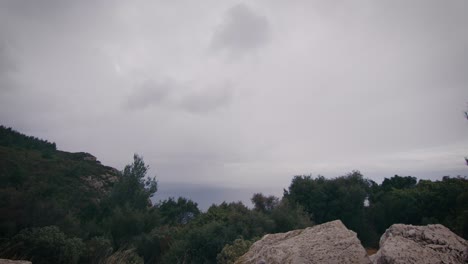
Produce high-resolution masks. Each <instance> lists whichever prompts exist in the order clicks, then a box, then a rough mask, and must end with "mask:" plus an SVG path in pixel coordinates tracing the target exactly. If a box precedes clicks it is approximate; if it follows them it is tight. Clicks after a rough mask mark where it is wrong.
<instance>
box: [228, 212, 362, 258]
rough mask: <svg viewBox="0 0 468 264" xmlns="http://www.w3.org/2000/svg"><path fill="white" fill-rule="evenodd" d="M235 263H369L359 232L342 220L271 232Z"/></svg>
mask: <svg viewBox="0 0 468 264" xmlns="http://www.w3.org/2000/svg"><path fill="white" fill-rule="evenodd" d="M236 263H238V264H243V263H252V264H260V263H265V264H266V263H268V264H274V263H291V264H294V263H301V264H302V263H323V264H327V263H366V264H370V263H371V262H370V260H369V258H368V257H367V254H366V250H365V249H364V248H363V247H362V245H361V242H360V241H359V239H358V238H357V236H356V233H354V232H353V231H350V230H348V229H347V228H346V227H345V226H344V225H343V223H342V222H341V221H339V220H336V221H333V222H328V223H325V224H321V225H317V226H314V227H309V228H306V229H301V230H294V231H290V232H287V233H279V234H271V235H266V236H264V237H263V238H262V239H261V240H259V241H257V242H255V243H254V244H253V245H252V246H251V247H250V249H249V251H248V252H247V253H245V254H244V255H243V256H242V257H240V258H239V259H238V260H237V261H236Z"/></svg>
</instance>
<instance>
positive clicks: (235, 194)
mask: <svg viewBox="0 0 468 264" xmlns="http://www.w3.org/2000/svg"><path fill="white" fill-rule="evenodd" d="M258 192H262V193H263V194H264V195H275V196H278V197H279V198H281V196H282V194H283V190H282V189H278V190H261V189H259V188H257V189H254V188H252V189H250V188H229V187H220V186H209V185H198V184H190V183H174V182H158V191H157V192H156V194H155V196H154V197H153V199H152V200H153V203H158V202H159V201H161V200H165V199H168V198H169V197H174V198H176V199H177V198H178V197H185V198H188V199H191V200H192V201H194V202H196V203H197V204H198V208H199V209H200V210H202V211H206V210H207V209H208V208H209V207H210V206H211V205H212V204H221V203H222V202H227V203H229V202H239V201H240V202H242V203H243V204H244V205H246V206H247V207H250V208H251V207H252V203H251V201H250V198H252V196H253V194H254V193H258Z"/></svg>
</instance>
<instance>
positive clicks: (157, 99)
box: [124, 78, 233, 114]
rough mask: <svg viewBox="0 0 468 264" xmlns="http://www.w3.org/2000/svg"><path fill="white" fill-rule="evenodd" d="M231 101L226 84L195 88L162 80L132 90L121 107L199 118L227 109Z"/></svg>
mask: <svg viewBox="0 0 468 264" xmlns="http://www.w3.org/2000/svg"><path fill="white" fill-rule="evenodd" d="M192 86H195V87H192ZM198 86H199V85H198ZM232 97H233V93H232V86H230V85H229V84H225V83H224V84H218V85H215V86H200V87H197V85H195V84H193V83H191V84H183V83H177V82H175V81H174V80H172V79H169V78H166V80H163V81H156V80H146V81H144V82H143V83H141V84H140V85H138V86H137V87H135V89H134V90H132V92H131V94H130V95H129V96H128V98H126V101H125V104H124V106H125V108H128V109H133V110H140V109H146V108H149V107H152V106H159V107H164V108H166V109H174V110H177V109H180V110H183V111H187V112H190V113H194V114H203V113H209V112H213V111H216V110H218V109H220V108H224V107H226V106H228V105H229V104H230V102H231V100H232Z"/></svg>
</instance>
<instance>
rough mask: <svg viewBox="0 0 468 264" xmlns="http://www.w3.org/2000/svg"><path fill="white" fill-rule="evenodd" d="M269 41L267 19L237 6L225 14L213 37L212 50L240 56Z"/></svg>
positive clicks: (246, 7) (239, 5) (247, 8)
mask: <svg viewBox="0 0 468 264" xmlns="http://www.w3.org/2000/svg"><path fill="white" fill-rule="evenodd" d="M269 40H270V25H269V23H268V20H267V18H266V17H264V16H261V15H258V14H256V13H255V12H254V11H253V10H251V9H250V8H249V7H248V6H246V5H244V4H238V5H235V6H233V7H231V8H230V9H229V10H228V11H227V12H226V17H225V18H224V21H223V23H222V24H221V25H220V27H219V28H218V29H217V30H216V32H215V33H214V35H213V39H212V48H213V49H214V50H223V49H226V50H228V51H229V52H231V53H234V54H242V53H245V52H249V51H251V50H255V49H258V48H260V47H262V46H263V45H265V44H266V43H268V41H269Z"/></svg>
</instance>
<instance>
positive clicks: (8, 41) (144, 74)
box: [0, 0, 468, 190]
mask: <svg viewBox="0 0 468 264" xmlns="http://www.w3.org/2000/svg"><path fill="white" fill-rule="evenodd" d="M467 12H468V4H467V1H463V0H450V1H435V0H434V1H433V0H429V1H422V0H417V1H412V2H410V3H409V2H408V1H371V0H365V1H360V2H358V3H356V2H353V3H352V2H347V1H335V2H330V1H287V2H282V1H266V0H257V1H249V2H244V3H242V2H239V1H215V0H207V1H204V3H203V4H200V3H199V2H197V3H195V2H193V3H192V2H183V1H143V0H137V1H132V2H128V1H119V0H117V1H112V2H108V1H97V2H93V3H91V2H88V1H55V0H48V1H41V3H40V4H39V3H35V2H31V1H22V0H6V1H2V2H1V3H0V121H1V123H2V124H4V125H7V126H12V127H14V128H15V129H18V130H20V131H21V132H24V133H28V134H32V135H35V136H39V137H43V138H46V139H48V140H52V141H56V142H57V144H58V147H59V148H61V149H65V150H69V151H88V152H91V153H94V154H95V155H96V156H98V157H99V159H100V160H101V161H102V162H103V163H105V164H109V165H112V166H115V167H117V168H122V167H123V166H124V165H125V164H126V163H128V162H129V161H130V160H131V157H132V154H133V153H134V152H137V153H139V154H141V155H143V156H144V157H145V160H146V161H147V162H148V163H149V164H150V166H151V167H152V168H153V170H152V173H154V174H157V175H158V177H159V179H160V180H161V181H162V182H164V181H166V182H167V181H174V182H194V183H202V184H211V185H223V186H250V187H252V186H258V188H263V187H265V186H270V187H274V188H278V189H279V190H281V189H282V188H283V187H286V186H287V185H288V184H289V182H290V180H291V177H292V176H293V175H295V174H303V173H306V174H308V173H312V174H319V173H320V174H324V175H326V176H338V175H342V174H344V173H346V172H349V171H351V170H353V169H359V170H361V171H362V172H363V173H364V174H365V175H366V176H368V177H371V178H373V179H376V180H380V179H382V177H385V176H387V177H388V176H392V175H394V174H403V175H408V174H412V175H414V176H418V177H422V178H424V177H425V178H434V177H441V176H443V175H446V174H450V175H456V174H466V168H465V167H466V166H465V165H464V161H463V156H465V155H468V153H466V150H467V149H468V138H467V136H466V135H467V130H468V127H467V122H466V120H464V116H463V111H465V110H467V109H466V107H467V104H466V103H467V101H468V89H466V87H467V85H468V78H467V76H468V74H467V72H468V63H467V62H468V50H467V49H466V47H467V46H468V34H467V33H466V25H467V24H468V17H467V16H466V13H467ZM259 190H260V189H259Z"/></svg>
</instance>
